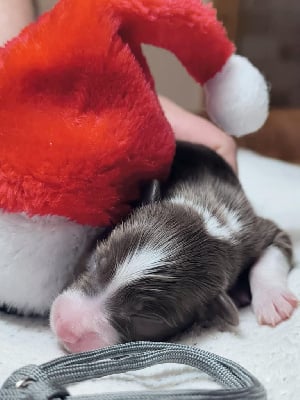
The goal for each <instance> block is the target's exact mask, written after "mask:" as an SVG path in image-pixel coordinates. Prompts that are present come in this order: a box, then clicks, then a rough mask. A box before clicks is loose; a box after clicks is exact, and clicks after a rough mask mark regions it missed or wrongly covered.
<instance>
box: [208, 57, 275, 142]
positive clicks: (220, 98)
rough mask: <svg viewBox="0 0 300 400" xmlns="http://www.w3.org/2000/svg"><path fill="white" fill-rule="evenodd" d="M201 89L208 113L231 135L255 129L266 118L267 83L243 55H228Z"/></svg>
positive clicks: (239, 134)
mask: <svg viewBox="0 0 300 400" xmlns="http://www.w3.org/2000/svg"><path fill="white" fill-rule="evenodd" d="M204 90H205V93H206V110H207V112H208V115H209V116H210V118H211V119H212V120H213V121H214V122H215V123H216V124H217V125H218V126H220V127H221V128H222V129H223V130H225V131H226V132H228V133H230V134H232V135H235V136H242V135H246V134H247V133H251V132H255V131H256V130H258V129H259V128H260V127H261V126H262V125H263V124H264V123H265V121H266V119H267V117H268V111H269V92H268V87H267V83H266V81H265V79H264V77H263V76H262V74H261V73H260V72H259V70H258V69H257V68H255V67H254V66H253V65H252V64H251V63H250V62H249V60H248V59H247V58H245V57H241V56H238V55H233V56H231V57H230V58H229V59H228V61H227V63H226V64H225V65H224V67H223V68H222V70H221V71H220V72H219V73H217V74H216V75H215V76H214V77H213V78H212V79H210V80H209V81H207V83H206V84H205V85H204Z"/></svg>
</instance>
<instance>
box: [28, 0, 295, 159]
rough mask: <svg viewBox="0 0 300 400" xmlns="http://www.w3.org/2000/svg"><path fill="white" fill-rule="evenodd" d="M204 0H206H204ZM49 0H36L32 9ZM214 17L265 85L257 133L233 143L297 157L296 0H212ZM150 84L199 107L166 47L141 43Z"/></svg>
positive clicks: (197, 95) (196, 90) (196, 93)
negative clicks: (266, 98)
mask: <svg viewBox="0 0 300 400" xmlns="http://www.w3.org/2000/svg"><path fill="white" fill-rule="evenodd" d="M206 2H208V1H206ZM54 3H55V0H36V10H37V13H41V12H44V11H46V10H47V9H49V8H50V7H52V6H53V4H54ZM213 3H214V6H215V7H216V8H217V11H218V17H219V19H220V20H221V21H222V22H223V23H224V25H225V26H226V28H227V30H228V34H229V37H230V38H231V39H232V40H233V41H234V42H235V44H236V47H237V52H238V53H239V54H242V55H244V56H246V57H248V58H249V59H250V60H251V61H252V62H253V63H254V64H255V65H256V66H257V67H258V68H259V69H260V70H261V71H262V73H263V74H264V75H265V77H266V79H267V80H268V82H269V84H270V87H271V112H270V117H269V119H268V121H267V123H266V124H265V126H264V127H263V128H262V129H261V131H259V132H258V133H255V134H251V135H248V136H246V137H244V138H242V139H239V144H240V145H242V146H245V147H248V148H251V149H254V150H256V151H258V152H259V153H262V154H264V155H268V156H272V157H276V158H280V159H283V160H288V161H292V162H297V163H300V23H299V21H300V2H299V0H289V1H288V2H287V1H282V0H263V1H262V0H214V1H213ZM144 52H145V54H146V57H147V59H148V62H149V64H150V68H151V71H152V73H153V75H154V78H155V82H156V87H157V90H158V92H159V93H160V94H163V95H165V96H167V97H169V98H171V99H172V100H174V101H175V102H176V103H178V104H180V105H181V106H183V107H185V108H186V109H188V110H190V111H192V112H194V113H202V112H203V107H204V101H203V95H202V91H201V88H200V87H199V86H198V85H197V84H195V82H194V81H193V79H192V78H190V77H189V76H188V74H187V73H186V71H185V69H184V68H183V67H182V66H181V64H180V63H179V62H178V61H177V59H176V58H175V57H174V56H173V55H172V54H170V53H168V52H166V51H164V50H161V49H157V48H153V47H151V46H144Z"/></svg>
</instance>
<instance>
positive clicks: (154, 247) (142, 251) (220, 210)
mask: <svg viewBox="0 0 300 400" xmlns="http://www.w3.org/2000/svg"><path fill="white" fill-rule="evenodd" d="M153 188H154V189H153V191H152V192H151V193H150V195H148V197H149V198H150V201H148V202H146V203H145V202H144V204H142V205H141V206H140V207H138V208H136V209H135V210H134V211H133V212H132V214H131V215H130V216H129V218H128V219H127V220H125V221H124V222H123V223H122V224H120V225H118V226H117V227H116V228H115V229H114V230H113V231H112V232H111V234H110V235H109V236H108V238H107V239H105V240H104V241H100V242H99V243H98V245H97V247H96V249H95V250H94V251H93V253H92V254H91V256H90V257H89V259H88V260H87V261H86V263H85V265H84V272H83V273H82V275H81V276H80V277H79V279H78V280H77V281H76V282H75V283H74V284H73V285H72V286H71V287H70V288H68V289H67V290H65V291H64V292H63V293H62V294H61V295H60V296H59V297H58V298H57V299H56V301H55V302H54V304H53V307H52V310H51V317H50V321H51V327H52V329H53V331H54V332H55V334H56V335H57V337H58V339H59V340H60V341H61V343H62V344H63V346H64V347H65V348H66V349H67V350H69V351H72V352H77V351H86V350H91V349H95V348H99V347H103V346H107V345H112V344H116V343H119V342H124V341H131V340H146V339H147V340H164V339H168V338H170V337H172V336H173V335H175V334H177V333H178V332H180V331H182V330H184V329H186V328H187V327H189V326H190V325H191V324H193V323H194V322H197V321H199V322H201V321H202V320H205V319H206V318H211V317H212V314H214V313H216V314H219V315H221V317H222V318H223V319H224V320H226V321H227V322H229V323H232V324H236V323H237V322H238V313H237V309H236V306H235V305H234V303H233V301H232V300H231V298H230V297H229V295H228V292H229V291H230V292H234V291H235V287H236V285H237V283H238V282H239V279H240V278H241V277H242V276H245V275H247V274H248V272H249V282H250V289H251V295H252V306H253V309H254V312H255V315H256V317H257V319H258V321H259V322H260V323H263V324H269V325H273V326H274V325H276V324H278V323H279V322H281V321H283V320H284V319H286V318H289V317H290V315H291V314H292V312H293V310H294V308H295V307H296V306H297V304H298V300H297V299H296V297H295V296H294V295H293V294H292V293H291V292H290V290H289V289H288V287H287V274H288V271H289V269H290V267H291V265H292V264H291V263H292V248H291V242H290V238H289V236H288V235H287V234H286V233H285V232H283V231H282V230H281V229H280V228H278V227H277V226H276V225H275V224H274V223H273V222H272V221H269V220H266V219H263V218H260V217H258V216H257V215H255V213H254V211H253V209H252V207H251V205H250V204H249V202H248V200H247V198H246V197H245V194H244V192H243V190H242V187H241V185H240V183H239V181H238V178H237V177H236V175H235V174H234V172H233V171H232V170H231V168H230V167H229V165H227V164H226V162H225V161H223V159H221V158H220V157H219V156H218V155H217V154H215V153H214V152H213V151H211V150H209V149H207V148H205V147H203V146H196V145H191V144H187V143H179V144H178V145H177V151H176V156H175V160H174V164H173V167H172V171H171V176H170V179H169V180H168V182H167V183H166V184H164V185H163V186H162V188H161V193H160V194H159V195H158V194H157V192H158V191H157V190H156V189H157V188H158V186H154V187H153Z"/></svg>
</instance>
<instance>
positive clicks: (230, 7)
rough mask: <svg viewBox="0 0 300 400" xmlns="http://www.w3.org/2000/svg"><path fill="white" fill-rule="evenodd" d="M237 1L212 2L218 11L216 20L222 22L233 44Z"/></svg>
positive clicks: (237, 7) (236, 20) (218, 0)
mask: <svg viewBox="0 0 300 400" xmlns="http://www.w3.org/2000/svg"><path fill="white" fill-rule="evenodd" d="M239 3H240V1H239V0H226V1H225V0H214V1H213V4H214V6H215V7H216V9H217V11H218V19H219V20H220V21H222V22H223V24H224V26H225V27H226V29H227V32H228V36H229V38H230V39H231V40H233V41H234V42H235V40H236V37H237V31H238V15H239V5H240V4H239Z"/></svg>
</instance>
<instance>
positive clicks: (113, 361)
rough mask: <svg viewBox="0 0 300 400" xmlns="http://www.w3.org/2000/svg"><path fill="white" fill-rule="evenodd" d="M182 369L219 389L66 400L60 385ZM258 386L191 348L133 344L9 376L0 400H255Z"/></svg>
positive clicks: (260, 395)
mask: <svg viewBox="0 0 300 400" xmlns="http://www.w3.org/2000/svg"><path fill="white" fill-rule="evenodd" d="M164 363H176V364H185V365H189V366H191V367H195V368H198V369H199V370H201V371H203V372H205V373H206V374H208V375H210V376H211V377H212V378H213V379H214V380H215V381H216V382H218V383H220V384H221V385H223V386H224V387H225V389H218V390H179V391H153V392H118V393H103V394H98V395H90V396H84V395H81V396H71V395H70V394H69V393H68V391H67V390H66V389H65V387H64V386H65V385H69V384H72V383H76V382H81V381H85V380H88V379H93V378H100V377H103V376H107V375H112V374H119V373H122V372H127V371H132V370H139V369H143V368H146V367H150V366H152V365H155V364H164ZM266 398H267V396H266V392H265V389H264V387H263V386H262V385H261V383H260V382H259V381H258V380H257V379H256V378H255V377H253V376H252V375H251V374H250V373H249V372H248V371H246V370H245V369H244V368H242V367H241V366H240V365H238V364H236V363H234V362H233V361H230V360H227V359H225V358H222V357H220V356H217V355H216V354H213V353H209V352H207V351H203V350H200V349H198V348H195V347H191V346H185V345H178V344H171V343H156V342H134V343H126V344H122V345H116V346H112V347H107V348H104V349H100V350H95V351H91V352H87V353H79V354H75V355H68V356H65V357H61V358H58V359H56V360H53V361H50V362H48V363H46V364H42V365H40V366H36V365H28V366H26V367H23V368H21V369H19V370H17V371H15V372H14V373H13V374H12V375H11V376H10V377H9V378H8V379H7V380H6V382H5V383H4V384H3V386H2V388H1V389H0V399H1V400H55V399H56V400H59V399H60V400H63V399H65V400H121V399H122V400H154V399H155V400H157V399H164V400H208V399H209V400H211V399H221V400H223V399H228V400H238V399H241V400H252V399H253V400H254V399H255V400H261V399H266Z"/></svg>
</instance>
